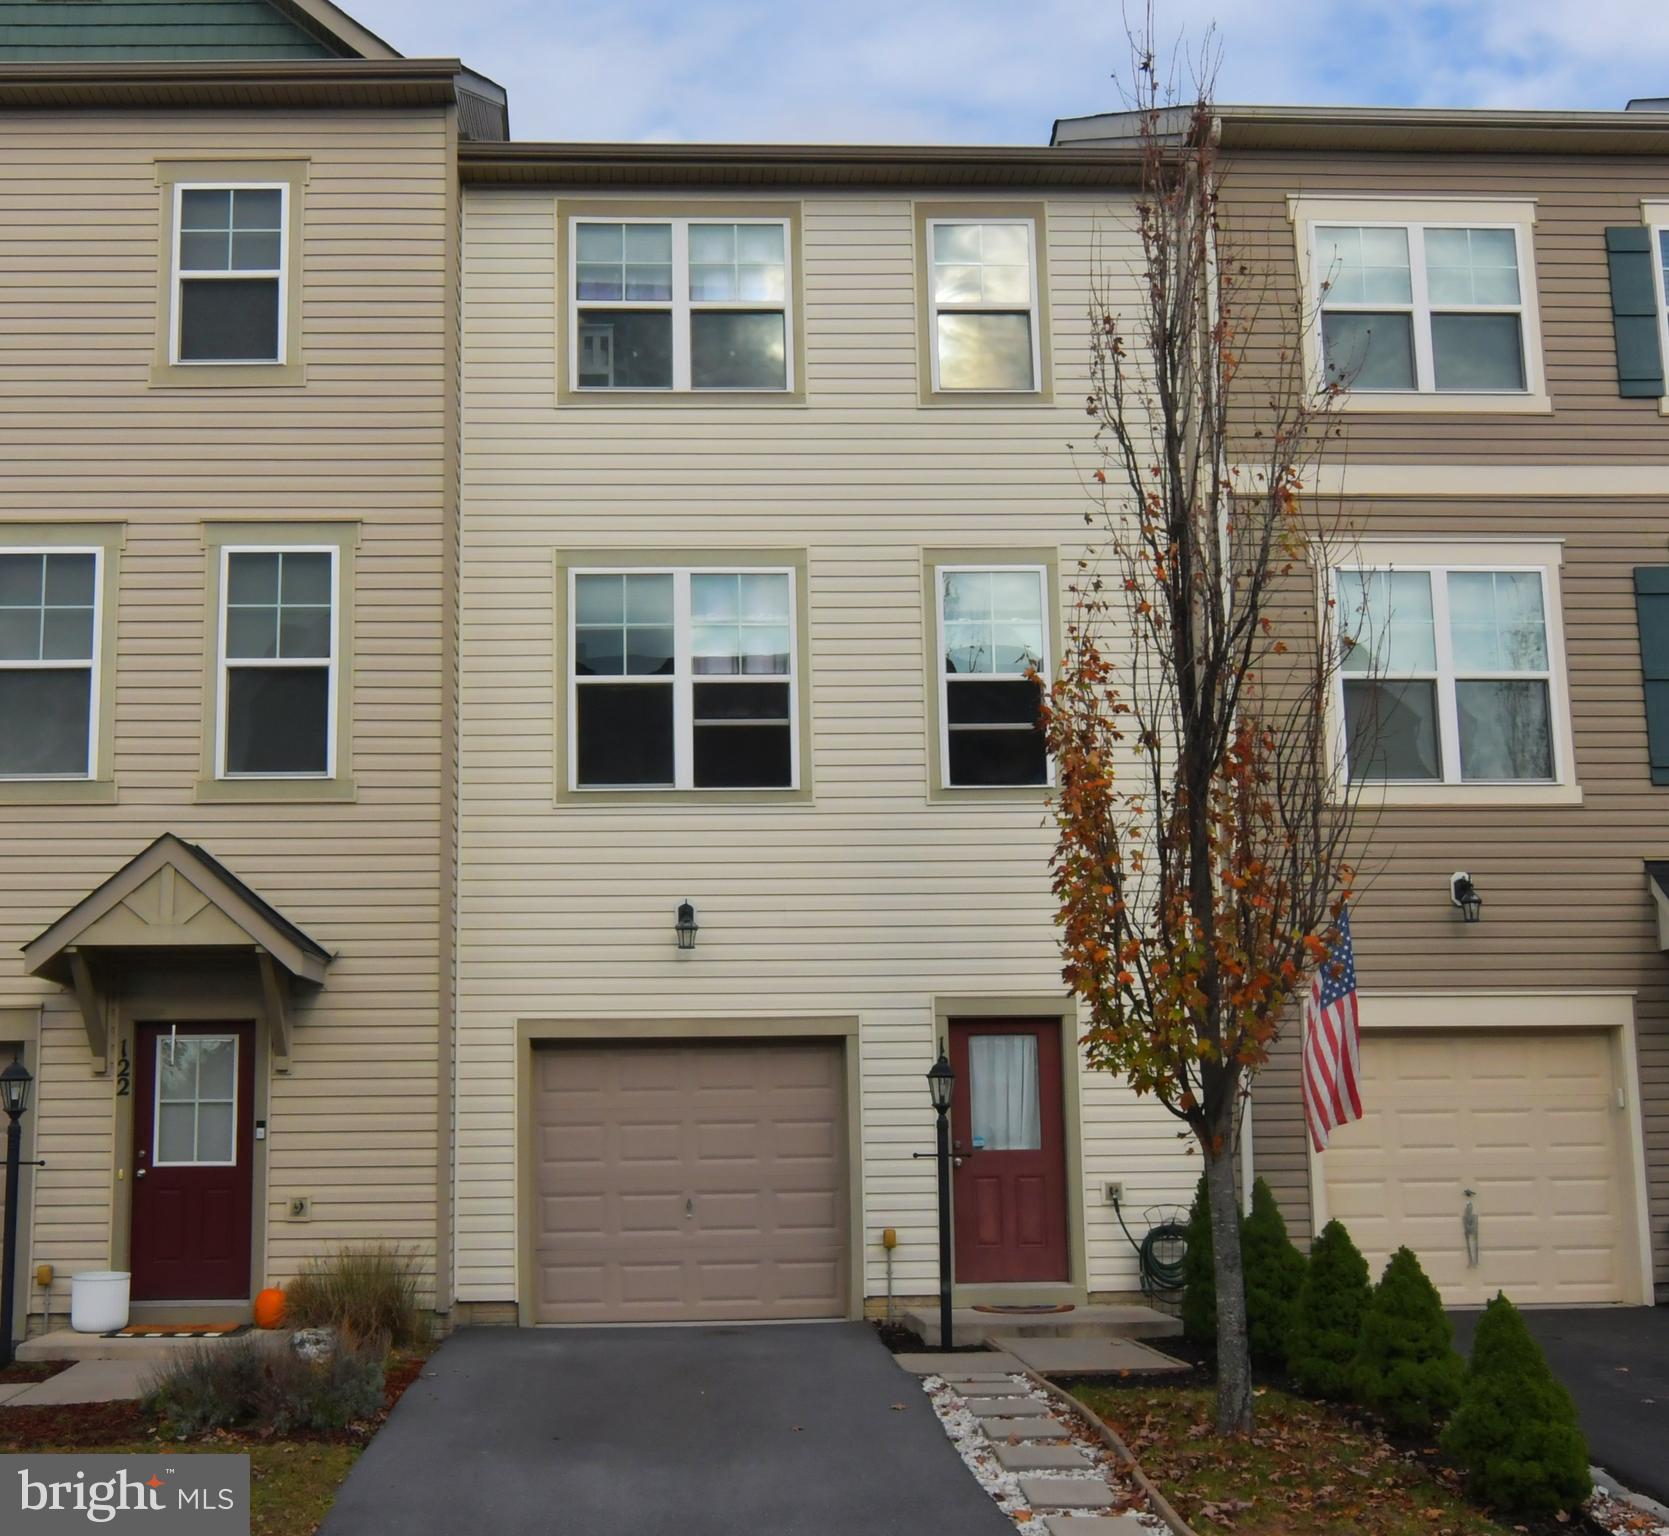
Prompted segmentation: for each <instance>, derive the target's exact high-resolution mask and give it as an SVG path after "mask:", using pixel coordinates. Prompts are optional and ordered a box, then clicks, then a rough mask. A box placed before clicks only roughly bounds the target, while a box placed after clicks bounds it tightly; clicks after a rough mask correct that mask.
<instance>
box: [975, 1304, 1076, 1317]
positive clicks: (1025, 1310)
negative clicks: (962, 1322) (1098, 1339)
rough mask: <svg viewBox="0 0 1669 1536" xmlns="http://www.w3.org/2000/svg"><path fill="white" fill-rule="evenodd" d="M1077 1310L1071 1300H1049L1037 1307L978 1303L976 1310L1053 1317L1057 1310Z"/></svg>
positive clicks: (1015, 1315) (1003, 1314) (1012, 1315)
mask: <svg viewBox="0 0 1669 1536" xmlns="http://www.w3.org/2000/svg"><path fill="white" fill-rule="evenodd" d="M1074 1310H1076V1309H1075V1308H1074V1307H1073V1304H1072V1303H1071V1302H1070V1301H1061V1302H1047V1303H1043V1304H1040V1305H1038V1306H1035V1307H1019V1306H1013V1307H992V1306H983V1305H981V1304H979V1303H976V1304H975V1306H974V1311H976V1312H995V1313H997V1314H998V1315H1000V1316H1003V1317H1052V1316H1053V1315H1054V1314H1055V1313H1057V1312H1071V1311H1074Z"/></svg>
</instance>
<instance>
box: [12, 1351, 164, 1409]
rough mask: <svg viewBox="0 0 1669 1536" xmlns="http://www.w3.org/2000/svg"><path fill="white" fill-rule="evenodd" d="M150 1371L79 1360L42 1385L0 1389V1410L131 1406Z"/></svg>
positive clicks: (130, 1364)
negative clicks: (69, 1405)
mask: <svg viewBox="0 0 1669 1536" xmlns="http://www.w3.org/2000/svg"><path fill="white" fill-rule="evenodd" d="M153 1371H154V1365H153V1362H151V1361H149V1360H83V1361H81V1362H80V1363H79V1364H77V1365H72V1366H71V1367H70V1368H69V1369H68V1370H67V1371H59V1373H58V1374H57V1375H56V1376H49V1377H48V1378H47V1379H46V1380H45V1381H37V1382H33V1383H29V1384H27V1385H21V1386H20V1385H16V1384H13V1385H10V1386H0V1407H4V1408H44V1407H47V1406H49V1405H54V1404H59V1403H123V1402H131V1401H133V1399H135V1398H137V1397H142V1396H143V1395H144V1391H145V1384H146V1383H147V1382H148V1381H149V1380H150V1378H151V1376H152V1374H153Z"/></svg>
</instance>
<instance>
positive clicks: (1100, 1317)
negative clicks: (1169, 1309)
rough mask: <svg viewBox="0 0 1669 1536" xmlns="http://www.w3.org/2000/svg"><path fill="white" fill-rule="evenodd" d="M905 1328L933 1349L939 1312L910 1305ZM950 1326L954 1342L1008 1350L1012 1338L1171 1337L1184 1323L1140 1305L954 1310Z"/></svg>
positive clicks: (1128, 1303)
mask: <svg viewBox="0 0 1669 1536" xmlns="http://www.w3.org/2000/svg"><path fill="white" fill-rule="evenodd" d="M903 1321H904V1325H905V1326H906V1327H907V1328H910V1329H913V1330H914V1331H915V1332H916V1333H918V1334H920V1335H921V1337H922V1341H923V1342H924V1343H926V1344H928V1345H931V1346H934V1347H937V1345H938V1343H939V1310H938V1308H937V1307H912V1308H909V1309H907V1310H906V1311H905V1312H904V1313H903ZM950 1325H951V1328H952V1330H953V1331H954V1333H955V1339H956V1342H957V1343H958V1344H979V1343H986V1344H991V1345H993V1346H995V1347H998V1348H1006V1347H1007V1345H1008V1342H1009V1340H1011V1339H1175V1338H1180V1337H1181V1335H1182V1324H1181V1322H1180V1321H1179V1320H1178V1319H1177V1318H1174V1317H1171V1316H1170V1315H1169V1314H1168V1313H1165V1312H1160V1311H1158V1310H1157V1309H1156V1308H1154V1307H1146V1306H1143V1305H1141V1304H1140V1303H1139V1302H1108V1303H1097V1304H1093V1305H1090V1306H1083V1307H1074V1308H1073V1309H1072V1311H1070V1312H980V1311H977V1310H976V1309H974V1308H973V1307H958V1308H956V1309H955V1311H953V1312H952V1313H951V1317H950Z"/></svg>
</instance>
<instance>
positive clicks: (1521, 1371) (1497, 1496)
mask: <svg viewBox="0 0 1669 1536" xmlns="http://www.w3.org/2000/svg"><path fill="white" fill-rule="evenodd" d="M1442 1445H1443V1451H1444V1454H1445V1455H1447V1456H1448V1457H1449V1458H1450V1459H1451V1460H1453V1461H1454V1462H1455V1463H1456V1464H1457V1465H1458V1466H1459V1467H1461V1468H1462V1469H1463V1470H1464V1471H1465V1473H1466V1484H1467V1488H1468V1490H1469V1491H1470V1492H1471V1493H1472V1495H1473V1497H1474V1498H1477V1499H1480V1500H1481V1501H1482V1502H1483V1503H1485V1504H1488V1505H1490V1506H1492V1507H1493V1508H1495V1509H1498V1510H1500V1511H1502V1512H1503V1513H1506V1514H1510V1515H1526V1516H1528V1515H1550V1514H1554V1513H1556V1512H1557V1511H1560V1510H1569V1509H1574V1508H1576V1507H1577V1506H1578V1505H1580V1504H1581V1503H1582V1502H1583V1501H1584V1500H1585V1499H1586V1498H1587V1497H1588V1495H1589V1493H1590V1492H1591V1491H1592V1483H1591V1481H1590V1479H1589V1477H1588V1442H1587V1441H1586V1440H1585V1439H1584V1438H1583V1436H1582V1430H1581V1428H1580V1427H1579V1426H1578V1424H1577V1418H1576V1404H1575V1403H1574V1402H1572V1401H1571V1395H1570V1393H1569V1392H1567V1391H1566V1390H1565V1389H1564V1387H1563V1386H1562V1385H1560V1383H1559V1382H1558V1381H1556V1380H1555V1379H1554V1376H1553V1372H1552V1371H1551V1370H1550V1369H1549V1368H1548V1364H1547V1357H1546V1356H1545V1355H1544V1354H1543V1353H1542V1351H1541V1346H1540V1345H1538V1344H1537V1343H1536V1341H1535V1339H1534V1338H1533V1337H1532V1336H1531V1334H1530V1330H1529V1329H1528V1328H1526V1327H1525V1326H1524V1319H1523V1318H1522V1317H1521V1316H1520V1315H1519V1312H1518V1309H1517V1308H1516V1307H1515V1306H1514V1305H1513V1304H1512V1303H1511V1302H1510V1301H1508V1300H1507V1298H1506V1297H1505V1296H1502V1295H1497V1296H1496V1298H1495V1300H1494V1301H1492V1302H1490V1304H1489V1306H1488V1307H1487V1308H1486V1309H1485V1311H1484V1315H1483V1317H1482V1318H1480V1319H1479V1321H1478V1332H1477V1337H1476V1338H1475V1339H1474V1340H1473V1343H1472V1360H1471V1364H1470V1365H1468V1367H1467V1369H1466V1383H1465V1388H1464V1390H1463V1393H1462V1396H1461V1401H1460V1408H1459V1409H1458V1410H1457V1411H1456V1413H1455V1416H1454V1418H1453V1419H1452V1420H1450V1422H1449V1427H1448V1428H1447V1429H1446V1430H1444V1431H1443V1440H1442Z"/></svg>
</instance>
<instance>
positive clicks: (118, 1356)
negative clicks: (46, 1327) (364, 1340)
mask: <svg viewBox="0 0 1669 1536" xmlns="http://www.w3.org/2000/svg"><path fill="white" fill-rule="evenodd" d="M237 1337H238V1338H244V1339H259V1340H261V1341H263V1342H266V1341H269V1340H284V1341H286V1342H287V1341H288V1339H289V1337H290V1335H289V1333H288V1332H287V1331H286V1330H284V1329H282V1328H280V1329H276V1330H271V1331H263V1330H262V1329H259V1328H256V1329H252V1330H251V1331H250V1332H248V1333H245V1334H240V1335H238V1336H237ZM234 1342H236V1340H235V1339H233V1338H230V1337H225V1338H218V1339H157V1338H151V1339H107V1338H105V1337H104V1336H103V1335H102V1334H97V1333H76V1332H75V1331H74V1330H73V1329H70V1328H59V1329H55V1330H54V1331H53V1332H51V1333H40V1334H36V1335H35V1337H34V1338H32V1339H26V1340H24V1342H23V1343H21V1344H19V1345H18V1346H17V1349H16V1351H15V1354H16V1356H17V1358H18V1359H19V1360H76V1361H81V1360H132V1361H144V1362H146V1363H154V1362H156V1361H162V1360H168V1359H169V1358H171V1357H172V1356H174V1355H176V1354H178V1353H179V1351H181V1350H182V1349H196V1348H199V1347H200V1348H204V1349H217V1348H219V1347H221V1346H222V1345H226V1344H231V1343H234Z"/></svg>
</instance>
